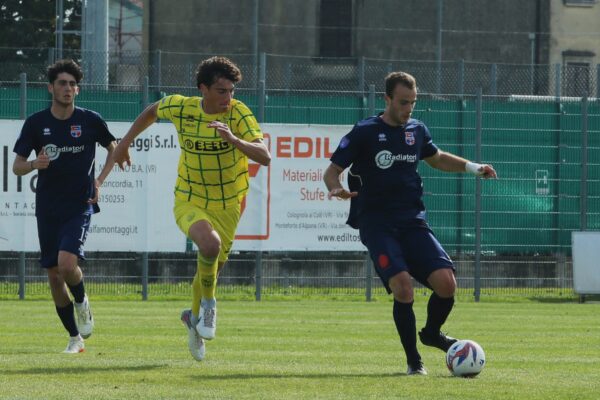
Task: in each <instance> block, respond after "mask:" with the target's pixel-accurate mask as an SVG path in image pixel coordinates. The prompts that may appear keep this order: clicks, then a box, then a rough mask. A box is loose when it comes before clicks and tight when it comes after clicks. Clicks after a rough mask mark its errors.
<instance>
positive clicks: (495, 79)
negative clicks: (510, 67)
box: [490, 64, 498, 96]
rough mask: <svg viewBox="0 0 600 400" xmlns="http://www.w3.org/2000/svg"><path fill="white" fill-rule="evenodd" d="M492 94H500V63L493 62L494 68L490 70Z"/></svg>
mask: <svg viewBox="0 0 600 400" xmlns="http://www.w3.org/2000/svg"><path fill="white" fill-rule="evenodd" d="M490 74H491V77H490V94H491V95H492V96H495V95H496V94H498V65H497V64H492V70H491V72H490Z"/></svg>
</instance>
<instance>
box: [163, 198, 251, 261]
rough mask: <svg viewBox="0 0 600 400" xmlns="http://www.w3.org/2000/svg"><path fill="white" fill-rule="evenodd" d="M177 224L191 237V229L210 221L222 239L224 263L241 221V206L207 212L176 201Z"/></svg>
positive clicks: (174, 211) (220, 253)
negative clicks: (198, 223) (200, 223)
mask: <svg viewBox="0 0 600 400" xmlns="http://www.w3.org/2000/svg"><path fill="white" fill-rule="evenodd" d="M173 214H174V215H175V222H176V223H177V226H178V227H179V229H181V231H182V232H183V233H184V234H185V235H186V236H187V237H189V231H190V227H191V226H192V225H193V224H194V223H196V222H198V221H202V220H205V221H208V223H209V224H211V225H212V227H213V228H214V230H215V231H217V233H218V234H219V237H220V238H221V251H220V252H219V262H220V263H224V262H225V261H227V258H228V257H229V251H230V250H231V246H232V244H233V239H234V237H235V231H236V229H237V226H238V222H239V221H240V205H238V206H237V207H231V208H227V209H225V210H207V209H204V208H200V207H198V206H195V205H193V204H191V203H189V202H187V201H182V200H179V199H175V206H174V207H173Z"/></svg>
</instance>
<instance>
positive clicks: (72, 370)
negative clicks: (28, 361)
mask: <svg viewBox="0 0 600 400" xmlns="http://www.w3.org/2000/svg"><path fill="white" fill-rule="evenodd" d="M166 367H168V365H167V364H151V365H134V366H114V365H111V366H106V367H85V366H80V367H63V368H60V367H59V368H54V367H52V368H28V369H18V370H13V371H2V375H54V374H86V373H96V372H111V373H112V372H115V371H128V372H136V371H150V370H154V369H159V368H166Z"/></svg>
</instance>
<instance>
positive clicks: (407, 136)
mask: <svg viewBox="0 0 600 400" xmlns="http://www.w3.org/2000/svg"><path fill="white" fill-rule="evenodd" d="M404 140H405V141H406V144H407V145H409V146H412V145H413V144H415V133H414V132H413V131H406V132H404Z"/></svg>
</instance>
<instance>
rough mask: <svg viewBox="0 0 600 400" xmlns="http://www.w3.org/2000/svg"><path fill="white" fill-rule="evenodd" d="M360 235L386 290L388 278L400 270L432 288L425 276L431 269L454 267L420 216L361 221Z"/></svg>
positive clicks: (388, 288)
mask: <svg viewBox="0 0 600 400" xmlns="http://www.w3.org/2000/svg"><path fill="white" fill-rule="evenodd" d="M400 225H401V226H400ZM360 239H361V241H362V243H363V244H364V245H365V246H367V249H369V255H370V256H371V259H372V260H373V265H374V266H375V271H376V272H377V275H379V277H380V278H381V281H382V282H383V285H384V286H385V288H386V290H387V291H388V293H391V290H390V287H389V280H390V278H392V277H393V276H395V275H397V274H399V273H400V272H402V271H407V272H408V273H409V274H410V275H411V276H412V277H413V278H414V279H415V280H416V281H417V282H419V283H421V284H422V285H424V286H426V287H428V288H430V289H431V286H430V285H429V283H428V282H427V278H428V277H429V275H430V274H431V273H432V272H433V271H435V270H438V269H441V268H451V269H452V270H453V271H454V270H455V268H454V264H452V260H451V259H450V257H449V256H448V254H447V253H446V251H445V250H444V249H443V248H442V245H441V244H440V242H439V241H438V240H437V238H436V237H435V235H434V234H433V232H432V231H431V229H430V228H429V225H427V222H425V221H424V220H422V219H416V220H414V221H411V222H409V223H403V224H396V226H392V225H390V224H386V223H381V222H376V221H373V222H368V223H362V224H361V227H360Z"/></svg>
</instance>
